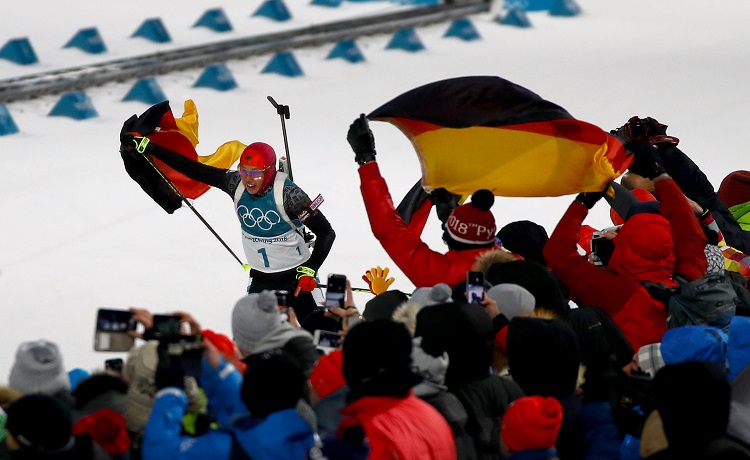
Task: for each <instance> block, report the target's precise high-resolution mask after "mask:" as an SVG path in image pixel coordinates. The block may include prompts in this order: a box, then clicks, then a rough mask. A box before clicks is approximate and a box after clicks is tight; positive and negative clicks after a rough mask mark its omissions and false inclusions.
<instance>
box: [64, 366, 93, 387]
mask: <svg viewBox="0 0 750 460" xmlns="http://www.w3.org/2000/svg"><path fill="white" fill-rule="evenodd" d="M89 377H91V374H89V372H88V371H86V370H85V369H81V368H80V367H76V368H75V369H71V370H69V371H68V378H69V379H70V391H73V390H75V389H76V387H77V386H78V384H79V383H81V382H83V381H84V380H86V379H87V378H89Z"/></svg>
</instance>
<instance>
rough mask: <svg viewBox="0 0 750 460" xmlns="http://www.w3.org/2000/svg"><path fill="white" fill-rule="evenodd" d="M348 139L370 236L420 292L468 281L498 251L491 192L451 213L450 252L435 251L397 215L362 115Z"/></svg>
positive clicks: (477, 195) (447, 224)
mask: <svg viewBox="0 0 750 460" xmlns="http://www.w3.org/2000/svg"><path fill="white" fill-rule="evenodd" d="M346 139H347V140H348V141H349V145H351V147H352V150H354V153H355V157H354V159H355V161H356V162H357V164H359V177H360V181H361V186H360V189H361V191H362V198H363V200H364V202H365V208H366V209H367V217H368V218H369V220H370V227H371V228H372V232H373V234H374V235H375V238H377V239H378V241H380V244H381V245H382V246H383V249H385V251H386V252H387V253H388V255H389V256H390V257H391V259H393V261H394V262H395V263H396V265H397V266H398V267H399V268H400V269H401V271H402V272H404V275H406V277H407V278H409V280H410V281H411V282H412V283H414V285H415V286H416V287H418V288H420V287H432V286H434V285H436V284H438V283H446V284H449V285H451V286H453V285H456V284H458V283H460V282H461V281H465V280H466V272H467V271H469V270H471V266H472V265H473V264H474V261H475V260H476V259H477V257H479V256H480V255H481V254H482V253H484V252H486V251H489V250H491V249H493V248H494V247H496V245H495V228H496V226H495V217H494V216H493V214H492V212H490V207H491V206H492V204H493V203H494V201H495V196H494V195H493V194H492V192H490V191H489V190H478V191H476V192H474V194H473V195H472V198H471V203H468V204H463V205H461V206H458V207H456V208H455V209H454V210H453V211H452V212H451V213H450V215H449V216H448V218H447V220H446V222H445V231H444V233H443V240H444V241H445V243H446V244H447V245H448V252H446V253H445V254H443V253H440V252H437V251H434V250H432V249H430V248H429V247H428V246H427V244H425V243H424V242H423V241H422V239H421V238H420V235H419V234H418V233H416V232H415V231H414V230H413V229H412V228H410V227H409V226H408V225H407V224H406V223H405V222H404V220H403V219H402V218H401V216H400V215H399V213H398V212H397V211H396V208H395V206H394V205H393V199H392V198H391V194H390V192H389V191H388V185H387V184H386V182H385V179H383V177H382V176H381V175H380V169H379V168H378V164H377V162H376V161H375V138H374V137H373V135H372V131H371V130H370V127H369V125H368V123H367V119H366V118H365V116H364V114H362V115H361V116H360V117H359V118H357V119H356V120H354V122H353V123H352V124H351V126H349V132H348V134H347V136H346Z"/></svg>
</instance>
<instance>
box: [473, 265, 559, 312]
mask: <svg viewBox="0 0 750 460" xmlns="http://www.w3.org/2000/svg"><path fill="white" fill-rule="evenodd" d="M484 279H485V280H486V281H487V282H489V283H490V284H492V285H493V286H495V285H498V284H502V283H511V284H517V285H519V286H521V287H524V288H526V290H528V291H529V292H531V293H532V294H533V295H534V298H535V299H536V305H535V306H536V307H539V308H545V309H547V310H551V311H553V312H555V313H557V314H558V315H559V316H560V317H561V318H565V317H567V316H568V313H569V312H570V306H569V305H568V302H567V301H566V300H565V298H564V296H563V291H562V285H561V283H560V281H558V279H557V278H556V277H555V275H553V274H552V273H551V272H550V271H549V270H547V268H545V267H544V266H543V265H541V264H540V263H539V262H535V261H533V260H517V261H514V262H503V263H494V264H492V265H490V268H489V269H487V274H486V275H485V277H484Z"/></svg>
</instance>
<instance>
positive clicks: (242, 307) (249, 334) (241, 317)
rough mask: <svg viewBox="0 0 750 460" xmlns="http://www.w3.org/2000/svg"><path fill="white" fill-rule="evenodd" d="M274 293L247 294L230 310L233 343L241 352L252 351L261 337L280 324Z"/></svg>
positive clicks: (279, 314)
mask: <svg viewBox="0 0 750 460" xmlns="http://www.w3.org/2000/svg"><path fill="white" fill-rule="evenodd" d="M281 321H282V319H281V313H280V312H279V304H278V302H277V301H276V295H275V294H274V293H273V292H271V291H262V292H260V293H258V294H248V295H246V296H244V297H242V298H241V299H240V300H238V301H237V303H236V304H235V306H234V310H232V335H233V336H234V343H236V344H237V348H239V349H240V350H241V351H242V352H243V353H252V352H253V351H254V349H255V347H256V346H257V344H258V343H259V342H260V341H261V339H262V338H263V337H265V336H266V335H268V333H270V332H271V331H273V330H274V329H276V328H277V327H278V326H279V325H280V324H281Z"/></svg>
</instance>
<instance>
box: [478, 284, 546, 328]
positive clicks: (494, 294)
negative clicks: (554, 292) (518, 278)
mask: <svg viewBox="0 0 750 460" xmlns="http://www.w3.org/2000/svg"><path fill="white" fill-rule="evenodd" d="M487 297H489V298H490V299H492V300H494V301H495V303H497V309H498V310H500V313H502V314H503V315H505V317H506V318H508V320H511V319H513V318H515V317H516V316H531V314H532V313H533V311H534V305H535V304H536V299H535V298H534V294H532V293H531V292H529V291H528V290H527V289H526V288H524V287H523V286H519V285H518V284H512V283H502V284H497V285H495V286H492V287H491V288H490V289H489V290H488V291H487Z"/></svg>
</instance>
